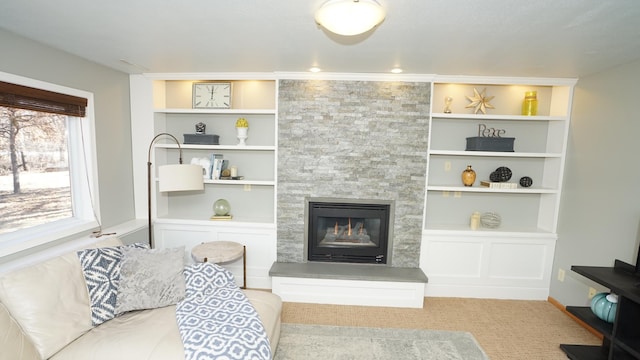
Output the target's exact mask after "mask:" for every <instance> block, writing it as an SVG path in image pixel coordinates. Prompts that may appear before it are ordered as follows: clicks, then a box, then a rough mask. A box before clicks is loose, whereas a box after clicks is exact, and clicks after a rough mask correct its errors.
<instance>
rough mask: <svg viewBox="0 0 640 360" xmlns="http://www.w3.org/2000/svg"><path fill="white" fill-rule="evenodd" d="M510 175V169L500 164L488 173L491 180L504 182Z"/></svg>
mask: <svg viewBox="0 0 640 360" xmlns="http://www.w3.org/2000/svg"><path fill="white" fill-rule="evenodd" d="M511 175H512V173H511V169H509V168H508V167H506V166H500V167H499V168H497V169H496V171H494V172H492V173H491V174H490V175H489V180H491V181H493V182H505V181H509V180H510V179H511Z"/></svg>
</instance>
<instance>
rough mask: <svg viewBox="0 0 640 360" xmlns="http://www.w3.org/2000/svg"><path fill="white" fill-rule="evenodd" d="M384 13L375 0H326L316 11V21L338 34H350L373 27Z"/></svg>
mask: <svg viewBox="0 0 640 360" xmlns="http://www.w3.org/2000/svg"><path fill="white" fill-rule="evenodd" d="M385 15H386V13H385V10H384V8H383V7H382V6H381V5H380V4H378V2H377V1H375V0H328V1H327V2H325V3H324V4H322V6H321V7H320V9H318V11H316V22H317V23H318V24H320V25H321V26H322V27H324V28H325V29H327V30H329V31H331V32H333V33H336V34H338V35H344V36H352V35H358V34H362V33H364V32H367V31H369V30H371V29H373V28H374V27H375V26H377V25H378V24H380V22H382V20H384V17H385Z"/></svg>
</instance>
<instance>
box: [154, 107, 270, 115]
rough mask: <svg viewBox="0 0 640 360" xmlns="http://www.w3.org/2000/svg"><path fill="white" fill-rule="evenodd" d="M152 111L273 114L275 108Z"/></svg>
mask: <svg viewBox="0 0 640 360" xmlns="http://www.w3.org/2000/svg"><path fill="white" fill-rule="evenodd" d="M153 112H155V113H161V114H212V115H225V114H231V115H243V114H245V115H246V114H250V115H259V114H263V115H275V113H276V110H275V109H181V108H173V109H154V110H153Z"/></svg>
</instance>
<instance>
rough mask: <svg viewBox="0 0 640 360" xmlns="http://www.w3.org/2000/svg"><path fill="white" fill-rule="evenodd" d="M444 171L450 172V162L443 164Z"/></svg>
mask: <svg viewBox="0 0 640 360" xmlns="http://www.w3.org/2000/svg"><path fill="white" fill-rule="evenodd" d="M444 171H451V161H445V162H444Z"/></svg>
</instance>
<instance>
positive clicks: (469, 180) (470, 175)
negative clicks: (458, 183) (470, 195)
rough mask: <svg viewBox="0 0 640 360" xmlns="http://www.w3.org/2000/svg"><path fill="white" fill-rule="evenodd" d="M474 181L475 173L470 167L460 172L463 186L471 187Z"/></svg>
mask: <svg viewBox="0 0 640 360" xmlns="http://www.w3.org/2000/svg"><path fill="white" fill-rule="evenodd" d="M475 181H476V172H475V171H474V170H473V169H472V168H471V165H467V168H466V169H465V170H464V171H463V172H462V183H463V184H464V186H473V183H474V182H475Z"/></svg>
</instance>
